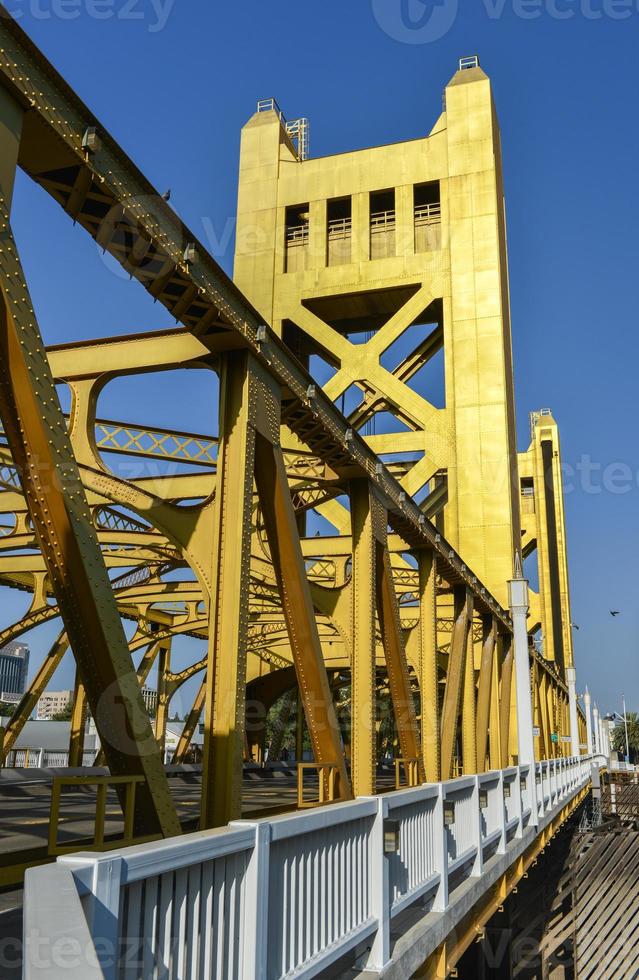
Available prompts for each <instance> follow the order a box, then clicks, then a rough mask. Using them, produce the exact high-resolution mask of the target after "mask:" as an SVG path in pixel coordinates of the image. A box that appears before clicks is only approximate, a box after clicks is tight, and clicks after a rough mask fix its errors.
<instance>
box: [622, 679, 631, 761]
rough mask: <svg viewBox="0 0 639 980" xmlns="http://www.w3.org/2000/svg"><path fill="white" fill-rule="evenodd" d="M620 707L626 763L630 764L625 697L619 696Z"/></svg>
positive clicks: (623, 695)
mask: <svg viewBox="0 0 639 980" xmlns="http://www.w3.org/2000/svg"><path fill="white" fill-rule="evenodd" d="M621 707H622V708H623V725H624V728H625V731H626V762H630V744H629V742H628V714H627V712H626V695H625V694H622V695H621Z"/></svg>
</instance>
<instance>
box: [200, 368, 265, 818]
mask: <svg viewBox="0 0 639 980" xmlns="http://www.w3.org/2000/svg"><path fill="white" fill-rule="evenodd" d="M255 387H256V380H255V373H254V365H253V361H252V358H251V357H250V355H249V354H247V353H245V352H242V351H233V352H231V353H229V354H226V355H224V356H223V357H222V358H221V370H220V413H219V434H220V436H219V448H218V460H217V477H216V483H215V507H214V511H213V515H214V529H213V574H212V576H211V582H212V589H211V597H210V604H209V646H208V668H207V672H206V698H205V709H204V717H205V723H204V726H205V727H204V755H203V759H202V800H201V827H202V829H205V828H207V827H219V826H223V825H224V824H226V823H228V822H229V820H233V819H237V818H238V817H240V816H241V810H242V800H241V796H242V763H243V757H244V729H245V724H246V709H245V699H246V660H247V655H248V619H249V587H250V565H251V515H252V508H253V467H254V453H255V429H254V416H255V411H256V391H255Z"/></svg>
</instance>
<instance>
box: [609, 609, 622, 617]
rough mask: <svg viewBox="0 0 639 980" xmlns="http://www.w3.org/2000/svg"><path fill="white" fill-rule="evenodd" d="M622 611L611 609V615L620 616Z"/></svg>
mask: <svg viewBox="0 0 639 980" xmlns="http://www.w3.org/2000/svg"><path fill="white" fill-rule="evenodd" d="M620 611H621V610H619V609H611V610H610V615H611V616H618V615H619V613H620Z"/></svg>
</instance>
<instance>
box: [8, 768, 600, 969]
mask: <svg viewBox="0 0 639 980" xmlns="http://www.w3.org/2000/svg"><path fill="white" fill-rule="evenodd" d="M596 762H597V764H603V759H597V760H596ZM592 765H593V760H592V759H591V758H582V759H579V760H577V759H555V760H552V761H550V762H543V763H537V765H536V766H535V767H531V766H519V767H512V768H509V769H504V770H501V771H496V772H488V773H483V774H481V775H477V776H464V777H461V778H459V779H453V780H450V781H448V782H443V783H429V784H424V785H422V786H417V787H412V788H410V789H404V790H399V791H395V792H391V793H386V794H383V795H380V796H375V797H360V798H358V799H356V800H354V801H352V802H346V803H337V804H333V805H329V806H323V807H319V808H316V809H313V810H307V811H303V812H298V813H294V814H288V815H282V816H278V817H275V818H271V819H266V820H257V821H254V822H253V821H251V822H248V821H237V822H234V823H231V824H229V825H228V827H225V828H223V829H220V830H213V831H206V832H201V833H195V834H189V835H186V836H184V837H179V838H173V839H171V840H168V841H157V842H151V843H147V844H140V845H136V846H133V847H128V848H123V849H121V850H119V851H112V852H109V853H106V854H89V853H79V854H74V855H66V856H64V857H61V858H59V859H58V861H57V863H56V864H53V865H49V866H45V867H40V868H33V869H31V870H29V871H28V872H27V873H26V877H25V904H24V931H25V973H24V975H25V978H26V980H34V978H36V977H37V978H39V980H40V978H43V977H44V976H46V977H47V978H48V980H58V978H60V980H61V978H62V977H64V978H65V980H68V978H69V977H78V978H80V977H81V978H82V980H98V978H104V977H106V978H109V980H137V978H144V980H147V978H165V977H166V978H185V977H188V978H193V980H196V978H202V980H204V978H210V977H215V978H220V980H222V978H224V980H232V978H237V980H249V978H250V980H254V978H260V980H279V978H284V977H301V978H310V977H313V976H316V975H317V974H318V973H319V972H320V971H323V970H325V969H327V968H328V967H330V966H331V965H332V964H335V963H336V961H337V960H339V959H340V958H342V957H343V956H345V955H346V954H350V955H351V956H355V955H356V956H357V957H358V966H359V968H361V969H368V970H371V971H373V972H379V971H380V970H381V969H383V967H384V966H385V965H386V964H388V962H389V961H390V958H391V949H390V925H391V921H392V920H393V919H395V918H396V917H397V916H398V915H400V914H401V913H402V912H403V911H404V910H406V909H408V908H409V907H411V906H414V907H416V908H420V909H421V910H422V911H423V912H431V913H439V914H440V915H443V914H444V913H446V912H447V911H448V910H449V909H450V908H451V903H452V902H453V901H454V896H455V892H456V890H457V889H458V888H459V886H460V885H461V884H463V883H464V882H467V881H468V879H469V878H474V879H476V880H477V881H478V882H480V881H481V879H482V876H483V875H484V872H485V870H488V871H489V870H490V868H491V866H492V865H491V861H492V859H493V858H495V859H496V860H498V859H501V860H502V861H508V855H509V854H510V853H511V852H512V860H513V861H514V860H515V858H516V857H517V855H518V854H520V853H521V848H519V849H518V845H523V844H524V843H526V844H527V842H528V841H529V840H530V842H532V840H534V838H535V836H536V835H537V833H538V832H540V831H541V829H543V827H545V826H546V825H547V824H548V823H549V822H550V821H551V820H552V819H553V817H554V816H555V815H556V814H557V813H558V812H559V811H560V810H561V809H562V808H563V807H565V806H566V805H567V803H568V802H569V801H570V800H571V799H572V798H574V797H575V796H576V794H577V793H578V792H579V791H580V790H581V789H582V788H583V787H584V786H586V785H587V784H588V782H589V780H590V778H591V766H592ZM522 838H523V839H524V840H521V839H522ZM486 887H488V885H487V886H486ZM61 896H63V899H62V898H61ZM62 905H63V911H61V908H62ZM60 950H62V951H63V955H61V954H59V951H60ZM56 951H58V954H56ZM56 955H57V959H56Z"/></svg>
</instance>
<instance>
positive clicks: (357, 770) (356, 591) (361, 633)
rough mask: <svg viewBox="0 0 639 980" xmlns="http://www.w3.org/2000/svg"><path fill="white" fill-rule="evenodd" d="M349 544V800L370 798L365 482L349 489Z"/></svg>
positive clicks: (372, 649) (370, 616) (369, 551)
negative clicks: (350, 790)
mask: <svg viewBox="0 0 639 980" xmlns="http://www.w3.org/2000/svg"><path fill="white" fill-rule="evenodd" d="M350 506H351V521H352V538H353V545H352V547H353V568H352V573H351V602H352V619H351V783H352V787H353V794H354V795H355V796H370V795H371V793H374V792H375V767H376V762H377V759H376V751H375V749H376V744H375V737H374V734H375V718H376V683H375V681H376V669H377V659H376V652H377V628H376V621H375V608H376V604H375V581H376V576H375V568H376V550H377V549H376V538H375V528H374V524H375V519H374V515H373V508H374V506H375V505H374V502H373V501H372V500H371V487H370V483H369V482H368V480H354V481H353V482H352V483H351V486H350Z"/></svg>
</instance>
